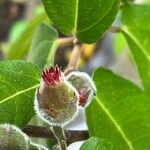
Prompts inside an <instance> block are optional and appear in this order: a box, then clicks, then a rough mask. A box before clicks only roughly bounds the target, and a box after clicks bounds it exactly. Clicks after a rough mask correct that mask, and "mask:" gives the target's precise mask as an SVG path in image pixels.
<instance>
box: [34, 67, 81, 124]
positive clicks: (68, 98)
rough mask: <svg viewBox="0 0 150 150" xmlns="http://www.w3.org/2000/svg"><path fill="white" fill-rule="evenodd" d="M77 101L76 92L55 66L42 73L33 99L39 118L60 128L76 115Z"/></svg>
mask: <svg viewBox="0 0 150 150" xmlns="http://www.w3.org/2000/svg"><path fill="white" fill-rule="evenodd" d="M77 101H78V93H77V91H76V90H75V89H74V88H73V87H72V86H71V85H70V84H69V82H68V81H67V80H66V79H65V77H64V75H63V73H62V72H61V71H60V69H59V68H58V67H57V66H56V67H54V68H50V69H49V70H46V71H44V72H43V74H42V79H41V85H40V87H39V88H38V89H37V92H36V97H35V110H36V112H37V114H38V115H39V117H41V118H42V119H43V120H45V121H46V122H47V123H49V124H52V125H59V126H62V125H64V124H66V123H68V122H69V121H71V120H72V119H73V118H74V116H75V115H76V113H77V110H78V108H77Z"/></svg>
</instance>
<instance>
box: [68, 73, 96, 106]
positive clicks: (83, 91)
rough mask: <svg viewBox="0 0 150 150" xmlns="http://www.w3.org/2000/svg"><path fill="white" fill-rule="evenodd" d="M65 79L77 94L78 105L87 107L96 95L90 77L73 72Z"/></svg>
mask: <svg viewBox="0 0 150 150" xmlns="http://www.w3.org/2000/svg"><path fill="white" fill-rule="evenodd" d="M66 78H67V80H68V81H69V82H70V83H71V84H72V86H73V87H74V88H75V89H76V90H77V91H78V93H79V102H78V105H79V106H82V107H85V106H88V105H89V103H90V102H91V100H92V98H93V96H94V95H95V94H96V87H95V84H94V82H93V81H92V79H91V77H90V76H89V75H88V74H86V73H83V72H77V71H74V72H71V73H70V74H69V75H68V76H67V77H66Z"/></svg>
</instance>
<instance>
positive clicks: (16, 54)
mask: <svg viewBox="0 0 150 150" xmlns="http://www.w3.org/2000/svg"><path fill="white" fill-rule="evenodd" d="M46 18H47V16H46V15H45V14H43V13H42V14H40V15H38V16H37V17H35V18H34V19H33V20H32V21H31V22H30V23H29V25H28V26H27V27H26V29H25V30H24V31H23V33H22V34H20V36H19V37H18V38H17V39H16V40H15V41H14V42H13V43H12V44H11V45H10V47H9V49H8V54H7V59H22V58H23V57H24V56H25V54H26V53H27V52H28V49H29V45H30V41H31V39H32V36H33V33H34V30H35V28H36V27H37V25H38V24H39V23H40V22H41V21H43V20H45V19H46Z"/></svg>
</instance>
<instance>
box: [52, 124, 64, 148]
mask: <svg viewBox="0 0 150 150" xmlns="http://www.w3.org/2000/svg"><path fill="white" fill-rule="evenodd" d="M51 130H52V132H53V134H54V136H55V138H56V139H57V141H58V144H59V145H60V148H61V150H67V143H66V137H65V134H64V131H63V128H62V127H61V126H52V127H51Z"/></svg>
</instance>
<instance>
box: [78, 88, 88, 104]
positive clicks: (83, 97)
mask: <svg viewBox="0 0 150 150" xmlns="http://www.w3.org/2000/svg"><path fill="white" fill-rule="evenodd" d="M86 102H87V96H86V94H84V92H82V91H80V92H79V106H82V107H84V106H85V105H86Z"/></svg>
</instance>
